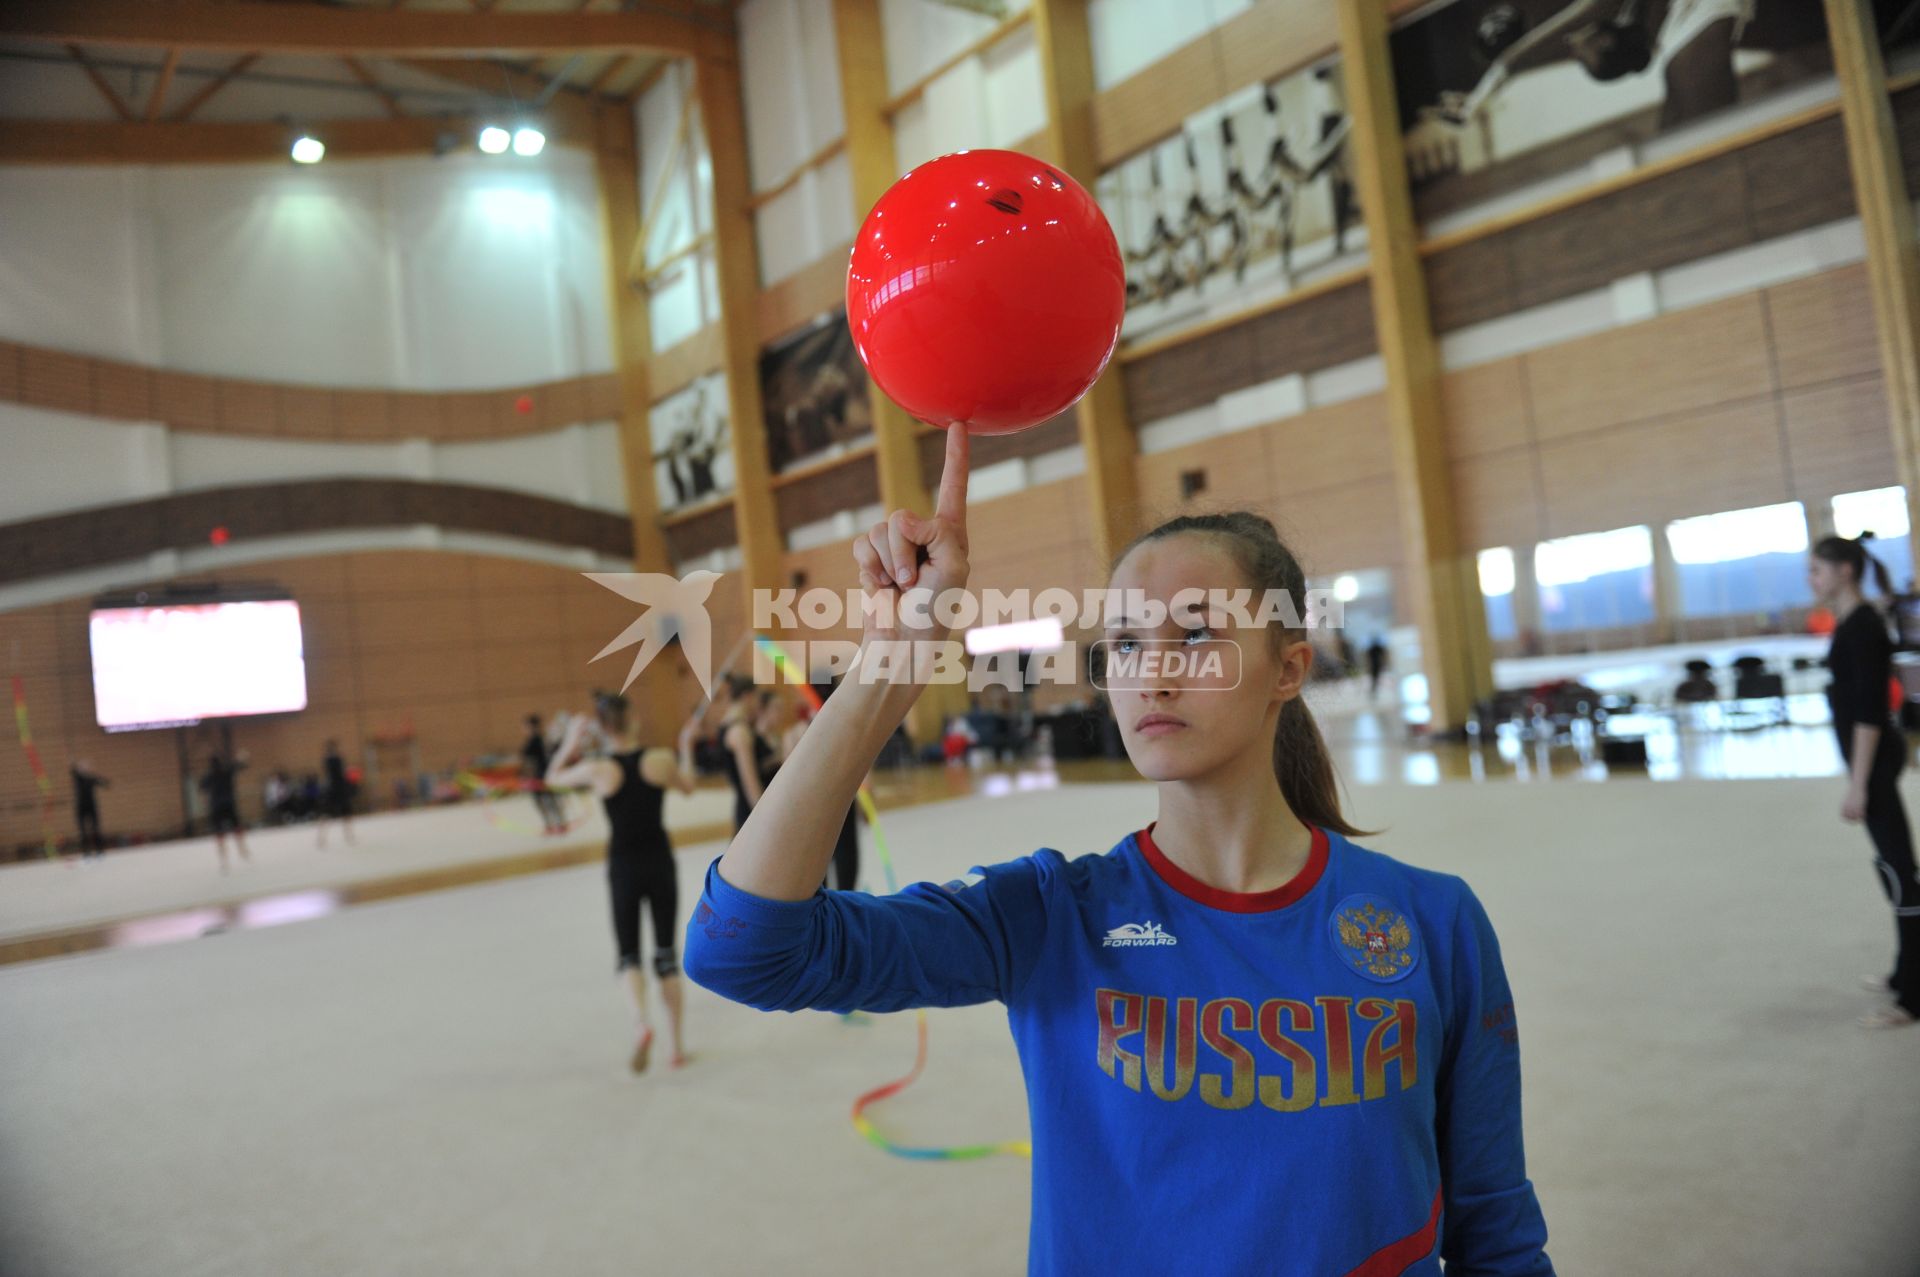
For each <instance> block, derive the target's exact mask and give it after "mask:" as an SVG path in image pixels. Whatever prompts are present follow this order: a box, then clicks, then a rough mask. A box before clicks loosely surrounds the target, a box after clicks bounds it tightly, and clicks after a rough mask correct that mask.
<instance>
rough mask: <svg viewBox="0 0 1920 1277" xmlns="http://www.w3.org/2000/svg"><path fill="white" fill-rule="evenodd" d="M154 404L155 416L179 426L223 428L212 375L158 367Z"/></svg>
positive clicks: (189, 428) (195, 428) (199, 428)
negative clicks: (172, 370)
mask: <svg viewBox="0 0 1920 1277" xmlns="http://www.w3.org/2000/svg"><path fill="white" fill-rule="evenodd" d="M153 408H154V415H155V416H156V417H158V418H159V419H160V420H162V421H164V422H166V423H167V424H168V425H170V426H173V427H175V428H176V429H179V430H218V429H219V428H220V394H219V390H218V388H217V386H216V385H215V382H214V379H213V378H211V377H202V376H199V375H197V374H195V373H185V372H169V371H167V370H165V369H157V370H155V372H154V374H153Z"/></svg>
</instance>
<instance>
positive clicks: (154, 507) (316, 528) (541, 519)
mask: <svg viewBox="0 0 1920 1277" xmlns="http://www.w3.org/2000/svg"><path fill="white" fill-rule="evenodd" d="M422 523H424V524H431V525H433V526H436V527H440V528H446V529H449V530H452V531H460V532H489V533H497V534H499V535H502V536H512V537H521V538H524V539H526V540H531V541H542V542H546V543H548V544H550V545H561V546H566V547H569V548H579V549H587V550H593V551H595V552H596V553H599V554H606V555H612V556H614V557H617V558H629V557H631V556H632V554H633V529H632V524H631V522H630V521H629V520H628V518H627V516H625V515H623V514H610V513H608V512H606V511H603V510H592V509H588V508H586V507H583V506H576V505H569V504H568V503H566V502H564V501H554V500H551V499H549V498H547V497H538V496H531V495H529V494H527V493H523V492H509V491H506V490H504V489H498V488H482V487H475V486H471V485H467V484H454V483H421V482H416V481H414V480H409V479H314V480H307V481H303V482H297V483H269V484H259V485H254V486H249V487H240V488H215V489H211V490H209V491H205V492H180V493H174V494H172V495H169V496H164V497H155V498H152V499H150V500H145V501H130V502H127V503H125V504H122V505H115V506H105V507H101V508H98V509H91V510H74V511H69V512H67V513H64V514H55V515H48V516H46V517H43V518H38V519H27V520H23V521H21V522H18V523H9V524H0V583H5V582H14V581H28V580H33V579H36V578H39V577H47V576H54V575H57V574H60V573H63V572H77V571H81V570H84V569H87V568H95V567H104V566H107V565H110V564H115V563H124V562H127V561H129V560H136V559H141V558H144V557H145V556H146V555H148V554H150V553H152V552H153V551H155V550H163V549H186V548H191V547H195V546H201V545H205V544H206V542H207V535H208V533H209V532H210V531H211V530H212V529H213V528H215V527H224V528H226V529H227V531H228V534H229V535H230V536H231V537H232V538H233V539H234V540H235V541H236V542H241V543H244V542H246V541H249V540H254V539H257V538H262V537H270V536H289V535H293V534H297V533H303V532H334V531H340V530H342V529H347V528H377V527H406V526H410V525H413V524H422Z"/></svg>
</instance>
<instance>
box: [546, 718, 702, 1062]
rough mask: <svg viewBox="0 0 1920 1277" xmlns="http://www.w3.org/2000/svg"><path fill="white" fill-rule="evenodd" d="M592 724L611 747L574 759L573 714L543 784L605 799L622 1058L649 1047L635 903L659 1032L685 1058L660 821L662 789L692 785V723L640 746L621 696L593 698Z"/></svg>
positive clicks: (670, 877)
mask: <svg viewBox="0 0 1920 1277" xmlns="http://www.w3.org/2000/svg"><path fill="white" fill-rule="evenodd" d="M595 713H596V715H597V716H598V718H599V722H600V726H601V728H602V730H603V731H604V732H605V733H606V735H607V736H608V737H609V738H610V739H611V740H612V742H613V745H614V748H613V752H612V753H610V754H608V755H607V756H606V757H604V758H591V759H582V758H579V757H578V755H579V754H580V752H581V750H582V747H583V745H584V742H585V740H586V737H587V734H588V732H589V731H590V730H591V727H592V724H591V723H590V721H589V720H588V719H587V717H586V716H585V715H576V716H575V717H574V718H573V720H572V721H571V722H570V723H568V725H567V733H566V737H565V738H564V739H563V740H562V741H561V743H560V750H559V752H558V753H556V754H555V755H554V757H553V762H552V764H551V765H550V766H549V767H548V769H547V784H548V786H549V787H551V788H556V789H557V788H570V789H577V788H584V789H591V790H593V792H594V793H596V794H598V795H599V796H600V800H601V802H603V803H605V804H606V808H607V823H608V825H609V826H610V831H609V834H608V838H607V889H608V894H609V895H610V896H611V897H612V901H613V935H614V940H615V942H616V944H617V946H618V948H619V966H618V970H619V971H620V973H621V974H622V975H623V976H625V978H626V982H627V990H628V992H629V993H630V994H631V996H632V998H633V1008H634V1014H635V1017H636V1019H637V1022H638V1023H637V1034H636V1037H635V1040H634V1046H633V1056H632V1059H631V1061H630V1063H631V1067H632V1068H633V1071H634V1072H635V1073H643V1072H645V1071H646V1067H647V1057H648V1054H649V1053H650V1052H651V1051H652V1049H653V1020H652V1017H651V1015H650V1014H649V1013H648V1010H647V976H646V972H645V971H644V970H643V969H642V968H641V965H640V909H641V906H642V904H645V905H647V906H648V907H649V910H650V912H651V913H652V914H653V974H654V978H655V979H657V980H659V982H660V1000H661V1001H662V1002H664V1003H665V1004H666V1007H667V1031H668V1034H669V1037H670V1045H671V1046H672V1048H673V1055H672V1063H673V1067H674V1068H679V1067H680V1066H681V1065H683V1064H685V1063H686V1062H687V1054H686V1050H685V1042H684V1039H683V1038H682V1036H681V1012H682V1007H683V1000H682V992H681V988H680V964H679V959H678V957H677V956H676V954H675V950H674V938H675V937H676V936H677V935H679V912H680V890H679V880H678V875H677V874H676V873H675V870H674V864H673V844H672V843H671V842H670V841H669V840H668V838H667V829H666V825H665V824H664V823H663V822H662V820H661V809H662V807H663V806H664V804H665V801H666V796H667V790H668V789H677V790H679V791H680V792H681V793H683V794H690V793H692V792H693V728H694V723H691V722H689V723H688V724H687V726H686V727H684V728H683V729H681V732H680V741H679V750H678V753H677V754H676V753H675V751H673V750H669V749H647V750H643V749H642V748H641V747H640V733H639V729H638V727H637V725H636V724H634V723H633V721H632V717H633V716H632V713H631V710H630V707H629V705H628V704H627V698H626V697H624V696H613V695H601V696H598V697H596V698H595Z"/></svg>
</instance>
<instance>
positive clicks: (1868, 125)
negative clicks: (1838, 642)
mask: <svg viewBox="0 0 1920 1277" xmlns="http://www.w3.org/2000/svg"><path fill="white" fill-rule="evenodd" d="M1826 5H1827V31H1828V35H1829V38H1830V40H1831V43H1832V46H1833V66H1834V71H1835V74H1836V75H1838V77H1839V80H1840V106H1841V117H1842V119H1843V120H1844V121H1845V124H1846V132H1847V162H1848V165H1849V166H1850V167H1851V169H1852V170H1853V196H1854V203H1855V204H1856V205H1857V206H1858V208H1859V210H1860V227H1861V230H1862V232H1863V234H1864V236H1865V239H1866V244H1867V284H1868V288H1869V291H1870V292H1871V293H1872V296H1873V318H1874V324H1875V327H1876V328H1877V329H1878V330H1879V334H1880V372H1881V379H1882V382H1883V384H1884V387H1885V390H1886V396H1887V418H1888V426H1889V428H1890V429H1891V430H1892V432H1893V458H1894V462H1895V467H1896V470H1897V472H1898V474H1899V476H1900V482H1901V484H1902V485H1903V486H1904V487H1905V488H1906V492H1907V525H1908V532H1907V537H1908V540H1909V542H1910V544H1912V545H1913V546H1914V547H1915V553H1914V561H1915V562H1916V563H1920V256H1916V250H1915V246H1914V221H1913V203H1912V199H1911V197H1910V196H1909V195H1908V193H1907V183H1906V177H1905V174H1904V172H1903V170H1902V167H1901V163H1900V142H1899V136H1900V135H1899V131H1898V130H1897V129H1896V128H1895V126H1894V121H1893V103H1892V102H1891V100H1889V98H1888V96H1887V67H1886V61H1885V59H1884V58H1883V57H1882V56H1881V53H1880V38H1879V34H1878V32H1877V31H1876V30H1875V28H1874V23H1873V6H1872V5H1871V4H1869V3H1867V0H1826Z"/></svg>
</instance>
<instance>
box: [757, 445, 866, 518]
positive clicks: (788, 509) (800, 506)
mask: <svg viewBox="0 0 1920 1277" xmlns="http://www.w3.org/2000/svg"><path fill="white" fill-rule="evenodd" d="M879 500H880V476H879V474H878V473H876V471H875V469H874V464H873V458H872V456H871V455H869V456H863V457H859V458H856V459H854V460H853V461H851V462H849V463H848V464H846V465H842V466H835V467H833V468H832V469H831V470H821V471H819V472H817V473H814V474H810V475H808V476H806V477H805V478H803V479H800V480H798V481H797V482H794V483H785V484H781V485H780V486H779V487H778V488H775V489H774V490H773V503H774V505H775V506H776V507H777V508H778V510H779V512H780V532H781V535H782V536H783V537H784V536H785V535H786V534H787V533H789V532H791V531H792V530H793V529H794V528H797V527H800V526H802V525H804V524H809V523H816V522H818V521H819V520H821V519H829V518H832V517H833V516H834V515H835V514H837V513H839V512H840V511H842V510H858V509H860V508H861V507H862V506H869V505H873V504H875V503H876V502H878V501H879Z"/></svg>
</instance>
